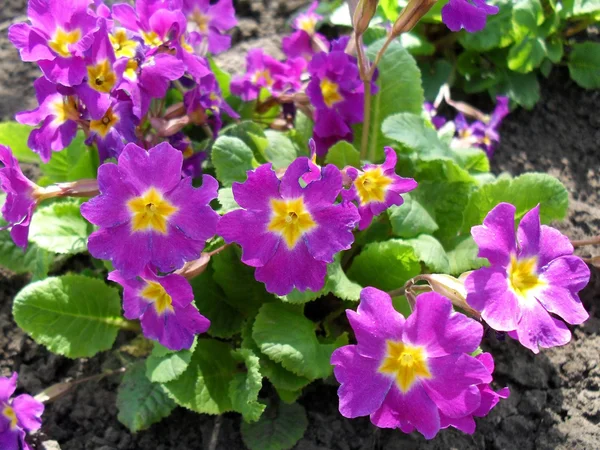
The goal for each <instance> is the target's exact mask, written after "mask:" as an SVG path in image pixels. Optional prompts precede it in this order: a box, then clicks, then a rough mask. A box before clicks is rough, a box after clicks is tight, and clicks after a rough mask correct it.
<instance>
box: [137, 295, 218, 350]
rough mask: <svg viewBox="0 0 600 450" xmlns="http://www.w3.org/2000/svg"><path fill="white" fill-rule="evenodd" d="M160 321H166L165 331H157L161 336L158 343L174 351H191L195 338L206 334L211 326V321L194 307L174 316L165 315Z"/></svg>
mask: <svg viewBox="0 0 600 450" xmlns="http://www.w3.org/2000/svg"><path fill="white" fill-rule="evenodd" d="M145 316H146V315H145V314H144V317H145ZM152 316H154V314H152ZM158 319H162V320H163V321H164V328H163V330H161V331H160V332H159V331H158V330H155V332H157V333H158V335H159V337H158V341H159V342H160V343H161V344H162V345H164V346H165V347H167V348H168V349H170V350H174V351H179V350H184V349H189V348H190V347H191V346H192V343H193V342H194V336H195V335H196V334H199V333H204V332H205V331H206V330H208V328H209V326H210V322H209V320H208V319H207V318H206V317H204V316H202V315H201V314H200V313H199V312H198V310H197V309H196V308H195V307H194V306H193V305H188V306H186V307H185V308H183V309H181V310H178V311H176V312H175V313H174V314H164V315H163V316H162V317H158ZM143 320H144V319H142V321H143ZM142 323H143V322H142ZM147 326H148V325H147Z"/></svg>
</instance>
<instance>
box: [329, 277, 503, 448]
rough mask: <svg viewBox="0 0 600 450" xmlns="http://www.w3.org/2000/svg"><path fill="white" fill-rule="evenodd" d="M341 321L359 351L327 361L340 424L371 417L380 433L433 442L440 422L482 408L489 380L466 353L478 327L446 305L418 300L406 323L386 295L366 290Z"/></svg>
mask: <svg viewBox="0 0 600 450" xmlns="http://www.w3.org/2000/svg"><path fill="white" fill-rule="evenodd" d="M346 314H347V316H348V320H349V321H350V325H351V326H352V329H353V330H354V333H355V335H356V340H357V342H358V344H357V345H347V346H344V347H340V348H338V349H337V350H335V351H334V352H333V354H332V355H331V364H332V365H333V366H334V369H333V372H334V374H335V377H336V378H337V380H338V381H339V382H340V384H341V386H340V388H339V390H338V396H339V398H340V407H339V409H340V413H341V414H342V415H343V416H344V417H348V418H354V417H359V416H366V415H370V417H371V422H372V423H373V424H374V425H376V426H378V427H380V428H400V429H401V430H402V431H403V432H405V433H410V432H411V431H413V430H414V429H417V431H419V432H420V433H421V434H423V436H425V437H426V438H427V439H431V438H433V437H434V436H435V435H436V434H437V433H438V431H439V430H440V428H441V426H442V417H443V416H446V417H449V418H452V419H456V418H463V417H465V416H468V415H471V414H473V412H474V411H476V410H477V409H478V408H479V407H480V406H481V393H480V390H479V388H478V385H480V384H483V383H490V382H491V381H492V377H491V375H490V372H489V371H488V370H487V368H486V367H485V366H484V364H482V363H481V362H480V361H478V360H477V359H475V358H474V357H472V356H470V353H472V352H473V351H475V349H476V348H477V346H478V345H479V343H480V341H481V337H482V335H483V327H482V326H481V324H479V323H477V322H476V321H474V320H472V319H469V318H467V317H466V316H464V315H462V314H459V313H456V312H454V311H453V310H452V304H451V303H450V300H448V299H447V298H446V297H443V296H441V295H439V294H437V293H435V292H428V293H425V294H421V295H419V296H418V297H417V299H416V306H415V310H414V311H413V313H412V314H411V315H410V316H409V317H408V319H406V320H405V319H404V317H403V316H402V315H401V314H400V313H398V312H397V311H396V310H394V308H393V306H392V299H391V298H390V296H389V295H388V294H386V293H385V292H382V291H380V290H378V289H375V288H371V287H368V288H365V289H363V290H362V292H361V295H360V304H359V305H358V310H357V311H356V312H354V311H352V310H347V311H346Z"/></svg>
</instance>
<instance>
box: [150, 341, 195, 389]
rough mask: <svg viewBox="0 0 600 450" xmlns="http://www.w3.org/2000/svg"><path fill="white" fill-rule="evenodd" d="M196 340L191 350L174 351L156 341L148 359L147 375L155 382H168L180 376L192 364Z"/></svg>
mask: <svg viewBox="0 0 600 450" xmlns="http://www.w3.org/2000/svg"><path fill="white" fill-rule="evenodd" d="M196 343H197V342H196V341H194V344H193V346H192V348H190V349H189V350H180V351H178V352H174V351H172V350H169V349H168V348H166V347H163V346H162V345H160V344H158V343H156V344H155V345H154V348H153V349H152V353H151V354H150V356H148V358H147V359H146V377H148V379H149V380H150V381H152V382H153V383H166V382H167V381H172V380H174V379H176V378H177V377H179V376H180V375H181V374H182V373H183V372H185V369H187V367H188V366H189V364H190V361H191V360H192V354H193V352H194V349H195V348H196Z"/></svg>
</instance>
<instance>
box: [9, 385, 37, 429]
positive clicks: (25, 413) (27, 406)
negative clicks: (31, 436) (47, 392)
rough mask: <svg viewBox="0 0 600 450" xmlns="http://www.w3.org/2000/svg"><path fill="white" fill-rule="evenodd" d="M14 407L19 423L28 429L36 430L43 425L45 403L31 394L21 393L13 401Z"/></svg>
mask: <svg viewBox="0 0 600 450" xmlns="http://www.w3.org/2000/svg"><path fill="white" fill-rule="evenodd" d="M12 407H13V408H14V410H15V414H16V415H17V420H18V424H19V426H20V427H21V428H23V429H24V430H26V431H28V432H29V431H36V430H39V429H40V427H41V426H42V419H41V416H42V414H43V412H44V405H43V404H42V403H41V402H39V401H37V400H36V399H34V398H33V397H32V396H31V395H27V394H21V395H19V396H18V397H16V398H15V399H14V400H13V402H12Z"/></svg>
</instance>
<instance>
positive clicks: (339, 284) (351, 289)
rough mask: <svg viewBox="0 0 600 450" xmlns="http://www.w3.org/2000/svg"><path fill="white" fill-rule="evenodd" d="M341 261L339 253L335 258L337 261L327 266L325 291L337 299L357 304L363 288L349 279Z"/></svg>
mask: <svg viewBox="0 0 600 450" xmlns="http://www.w3.org/2000/svg"><path fill="white" fill-rule="evenodd" d="M341 259H342V254H341V253H338V254H337V255H336V256H335V260H334V261H333V262H332V263H331V264H329V265H328V266H327V279H326V281H325V289H326V290H327V291H328V292H331V293H332V294H333V295H335V296H336V297H337V298H341V299H342V300H346V301H353V302H357V301H358V300H360V291H362V286H361V285H360V284H358V283H355V282H354V281H351V280H350V279H349V278H348V276H347V275H346V273H345V272H344V269H343V268H342V264H341Z"/></svg>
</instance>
